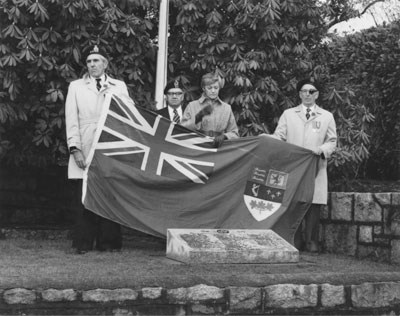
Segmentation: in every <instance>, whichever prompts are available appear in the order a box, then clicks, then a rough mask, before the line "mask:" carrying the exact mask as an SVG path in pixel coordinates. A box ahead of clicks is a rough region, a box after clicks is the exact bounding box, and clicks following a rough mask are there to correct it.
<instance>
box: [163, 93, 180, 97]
mask: <svg viewBox="0 0 400 316" xmlns="http://www.w3.org/2000/svg"><path fill="white" fill-rule="evenodd" d="M167 94H168V95H169V96H170V97H173V96H175V97H179V96H181V95H182V94H183V92H168V93H167Z"/></svg>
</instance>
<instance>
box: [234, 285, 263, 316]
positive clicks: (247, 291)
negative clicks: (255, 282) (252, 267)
mask: <svg viewBox="0 0 400 316" xmlns="http://www.w3.org/2000/svg"><path fill="white" fill-rule="evenodd" d="M229 290H230V298H229V306H230V308H229V311H230V312H231V313H249V314H250V313H254V312H256V311H260V310H261V289H260V288H256V287H231V288H229Z"/></svg>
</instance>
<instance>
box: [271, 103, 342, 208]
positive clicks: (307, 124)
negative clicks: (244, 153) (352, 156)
mask: <svg viewBox="0 0 400 316" xmlns="http://www.w3.org/2000/svg"><path fill="white" fill-rule="evenodd" d="M272 136H273V137H274V138H277V139H280V140H283V141H286V142H288V143H291V144H294V145H297V146H301V147H305V148H308V149H311V150H318V148H319V149H320V150H321V152H322V153H323V154H324V156H325V159H322V158H321V159H320V161H319V164H318V172H317V176H316V178H315V187H314V197H313V203H316V204H326V203H327V199H328V175H327V159H329V158H330V157H331V155H332V153H333V152H334V151H335V149H336V143H337V134H336V123H335V119H334V117H333V115H332V113H330V112H329V111H327V110H324V109H322V108H321V107H319V106H316V107H315V112H314V113H313V115H312V116H311V117H310V118H309V119H308V120H307V119H306V117H305V114H304V112H303V108H302V105H299V106H297V107H295V108H291V109H287V110H285V111H284V112H283V114H282V115H281V117H280V119H279V122H278V126H277V127H276V129H275V132H274V134H273V135H272Z"/></svg>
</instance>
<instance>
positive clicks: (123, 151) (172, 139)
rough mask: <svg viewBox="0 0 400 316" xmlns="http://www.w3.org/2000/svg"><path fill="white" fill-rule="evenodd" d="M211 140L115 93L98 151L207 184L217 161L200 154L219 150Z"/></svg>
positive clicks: (159, 173) (143, 167)
mask: <svg viewBox="0 0 400 316" xmlns="http://www.w3.org/2000/svg"><path fill="white" fill-rule="evenodd" d="M211 142H212V138H210V137H207V136H202V135H201V134H198V133H195V132H193V131H191V130H189V129H186V128H185V127H183V126H181V125H177V124H176V123H174V122H172V121H170V120H167V119H165V118H163V117H161V116H160V115H157V114H156V113H154V112H151V111H149V110H146V109H143V108H138V107H136V106H135V105H134V103H133V101H131V100H130V99H126V100H125V99H124V100H122V99H121V98H119V97H117V96H116V95H112V96H111V97H110V103H109V109H108V112H107V117H106V118H105V121H104V126H103V128H102V130H101V134H100V136H99V140H98V143H97V145H96V148H95V150H96V151H100V152H101V153H102V154H103V155H106V156H108V157H110V158H113V159H117V160H118V161H120V162H123V163H128V164H129V165H131V166H133V167H135V168H138V169H140V170H142V171H144V172H146V173H151V174H155V175H157V176H164V177H168V178H172V179H177V180H184V179H186V180H187V181H190V182H194V183H199V184H204V183H206V182H207V180H208V179H209V177H210V175H211V174H212V171H213V167H214V165H215V162H214V161H210V160H204V159H203V158H201V153H203V152H216V150H217V149H216V148H212V147H211V145H210V144H211ZM208 157H209V156H208Z"/></svg>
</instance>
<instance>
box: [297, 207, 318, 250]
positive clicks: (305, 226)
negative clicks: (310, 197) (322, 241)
mask: <svg viewBox="0 0 400 316" xmlns="http://www.w3.org/2000/svg"><path fill="white" fill-rule="evenodd" d="M321 206H322V205H321V204H311V205H310V207H309V209H308V210H307V213H306V215H305V216H304V219H303V221H302V223H301V224H300V225H299V228H298V229H297V231H296V234H295V236H294V246H295V247H296V248H297V249H299V250H303V249H305V248H307V245H309V244H310V243H314V244H315V245H318V242H319V219H320V212H321Z"/></svg>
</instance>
